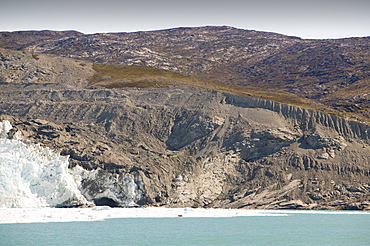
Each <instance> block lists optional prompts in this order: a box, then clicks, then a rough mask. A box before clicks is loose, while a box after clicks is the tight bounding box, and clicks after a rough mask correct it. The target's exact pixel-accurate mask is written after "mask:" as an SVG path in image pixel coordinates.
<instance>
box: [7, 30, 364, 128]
mask: <svg viewBox="0 0 370 246" xmlns="http://www.w3.org/2000/svg"><path fill="white" fill-rule="evenodd" d="M0 47H3V48H8V49H19V50H25V51H29V52H32V53H48V54H56V55H60V56H66V57H70V58H74V59H80V60H85V61H90V62H97V63H109V64H121V65H143V66H152V67H157V68H163V69H167V70H172V71H177V72H181V73H183V74H187V75H193V76H196V77H198V78H201V79H203V80H206V81H213V82H218V83H223V84H225V83H226V84H233V85H240V86H247V87H251V86H252V87H257V88H264V89H266V88H269V89H272V90H275V91H276V90H280V91H281V90H283V91H287V92H290V93H294V94H295V95H298V96H300V97H304V98H311V99H315V100H317V101H320V102H321V103H324V104H325V105H327V106H330V107H333V108H335V109H336V110H338V111H341V112H347V114H346V116H347V117H351V118H354V119H357V120H360V121H364V122H365V121H367V119H368V118H369V113H368V112H369V105H370V104H369V98H368V94H369V87H368V84H369V83H368V82H369V76H370V74H369V71H370V70H369V68H370V60H369V57H370V53H369V52H370V38H369V37H367V38H348V39H333V40H304V39H300V38H297V37H289V36H284V35H280V34H275V33H266V32H257V31H252V30H242V29H236V28H232V27H226V26H225V27H198V28H176V29H169V30H160V31H151V32H136V33H104V34H92V35H84V34H81V33H78V32H71V31H69V32H51V31H43V32H13V33H9V32H3V33H0ZM354 105H355V106H354Z"/></svg>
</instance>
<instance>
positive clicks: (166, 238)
mask: <svg viewBox="0 0 370 246" xmlns="http://www.w3.org/2000/svg"><path fill="white" fill-rule="evenodd" d="M0 245H38V246H39V245H370V215H369V213H364V214H308V213H290V214H289V213H288V216H250V217H231V218H184V217H183V218H124V219H109V220H105V221H92V222H64V223H60V222H57V223H55V222H53V223H29V224H1V225H0Z"/></svg>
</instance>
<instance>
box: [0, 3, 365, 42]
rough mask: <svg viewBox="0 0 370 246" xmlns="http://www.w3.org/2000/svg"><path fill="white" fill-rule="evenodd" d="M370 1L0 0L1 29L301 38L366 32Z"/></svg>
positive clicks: (351, 34)
mask: <svg viewBox="0 0 370 246" xmlns="http://www.w3.org/2000/svg"><path fill="white" fill-rule="evenodd" d="M369 13H370V0H346V1H345V0H254V1H252V0H244V1H243V0H213V1H211V0H181V1H177V0H172V1H170V0H130V1H127V0H121V1H119V0H99V1H97V0H0V31H19V30H57V31H62V30H76V31H80V32H83V33H86V34H90V33H106V32H135V31H148V30H160V29H168V28H174V27H194V26H209V25H211V26H224V25H226V26H233V27H237V28H242V29H248V30H257V31H267V32H276V33H280V34H285V35H291V36H298V37H301V38H316V39H321V38H344V37H364V36H370V14H369Z"/></svg>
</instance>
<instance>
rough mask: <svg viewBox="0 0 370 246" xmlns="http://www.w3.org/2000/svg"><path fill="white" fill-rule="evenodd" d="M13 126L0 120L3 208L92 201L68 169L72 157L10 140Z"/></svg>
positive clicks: (0, 193) (17, 140)
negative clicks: (87, 199)
mask: <svg viewBox="0 0 370 246" xmlns="http://www.w3.org/2000/svg"><path fill="white" fill-rule="evenodd" d="M11 129H12V126H11V124H10V123H9V121H2V122H0V208H27V207H28V208H31V207H60V206H77V205H83V204H88V202H87V201H86V199H85V198H84V197H83V196H82V195H81V193H80V191H79V190H78V188H77V185H76V183H75V181H74V179H73V177H72V175H71V174H70V173H69V171H68V156H60V155H59V154H56V153H54V152H53V151H51V150H50V149H49V148H42V147H40V145H36V144H31V143H25V142H24V141H21V140H19V139H17V138H16V139H7V133H8V132H9V130H11Z"/></svg>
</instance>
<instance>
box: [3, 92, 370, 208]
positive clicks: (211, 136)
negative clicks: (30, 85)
mask: <svg viewBox="0 0 370 246" xmlns="http://www.w3.org/2000/svg"><path fill="white" fill-rule="evenodd" d="M0 97H1V98H2V100H1V102H0V110H1V112H0V113H1V114H4V116H2V118H3V119H5V118H6V119H7V120H9V121H11V123H12V125H13V126H14V130H13V131H14V132H15V131H20V132H22V134H23V137H24V138H26V139H29V140H31V141H33V142H37V143H40V144H41V145H42V146H47V147H50V148H52V149H54V150H57V151H59V152H60V153H61V154H63V155H69V156H70V158H69V163H70V168H71V169H72V168H73V169H74V170H75V171H76V172H79V173H80V174H81V175H80V177H82V180H81V182H80V184H81V187H80V190H81V191H82V194H83V195H84V196H85V197H86V198H87V199H88V200H89V201H92V202H95V203H96V204H98V205H104V204H106V205H110V206H143V205H155V206H159V205H165V206H170V207H180V206H181V207H183V206H193V207H223V208H301V209H310V208H311V209H337V208H339V209H369V206H370V203H369V199H370V195H369V194H370V193H369V192H370V177H369V176H370V172H369V170H370V169H369V159H370V154H369V153H370V147H369V142H368V141H369V140H368V139H369V127H368V126H366V125H362V124H360V123H356V122H349V121H346V120H344V119H342V118H339V117H336V116H333V115H328V114H324V113H322V112H317V111H312V110H308V109H303V108H299V107H294V106H290V105H285V104H281V103H276V102H271V101H267V100H261V99H254V98H248V97H238V96H234V95H228V94H223V93H219V92H214V91H206V90H195V89H186V88H165V89H120V90H70V89H68V90H67V89H66V90H55V91H52V92H50V91H49V90H26V89H24V90H20V91H17V92H16V91H15V90H12V89H11V88H10V89H9V90H5V91H2V92H0ZM5 115H11V116H13V117H10V116H5Z"/></svg>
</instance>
